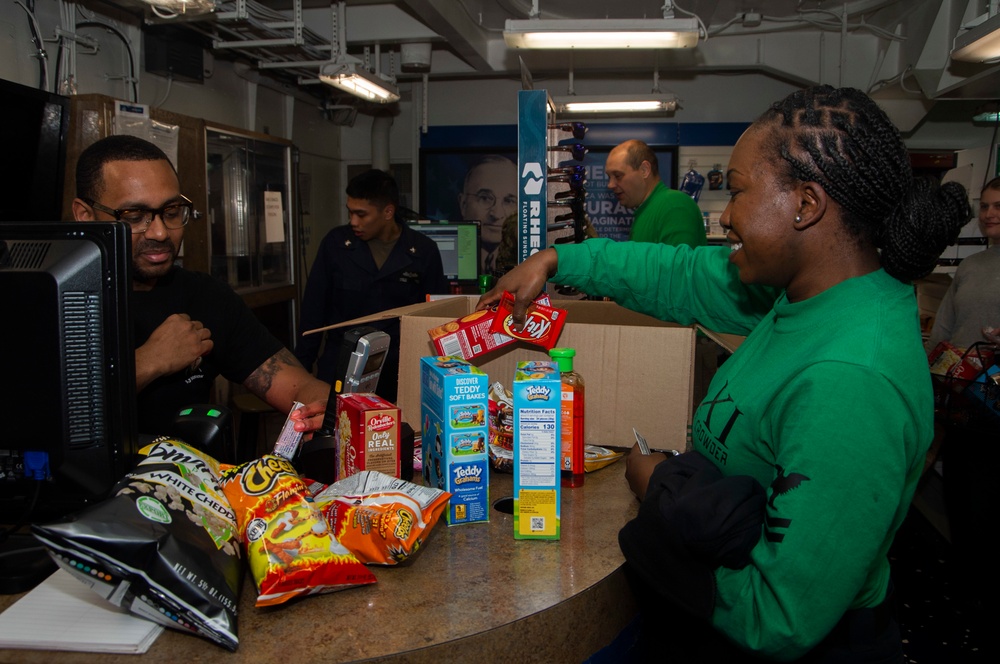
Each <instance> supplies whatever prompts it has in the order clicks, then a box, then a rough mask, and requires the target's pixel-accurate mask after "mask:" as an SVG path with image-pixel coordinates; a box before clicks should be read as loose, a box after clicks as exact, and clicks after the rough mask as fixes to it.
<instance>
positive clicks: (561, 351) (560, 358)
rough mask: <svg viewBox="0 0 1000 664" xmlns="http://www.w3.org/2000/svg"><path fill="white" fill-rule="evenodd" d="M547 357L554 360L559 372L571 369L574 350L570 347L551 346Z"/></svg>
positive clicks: (574, 354) (574, 355)
mask: <svg viewBox="0 0 1000 664" xmlns="http://www.w3.org/2000/svg"><path fill="white" fill-rule="evenodd" d="M549 357H551V358H552V359H553V360H555V361H556V364H557V365H558V366H559V371H560V372H566V371H572V370H573V358H574V357H576V350H574V349H572V348H552V349H550V350H549Z"/></svg>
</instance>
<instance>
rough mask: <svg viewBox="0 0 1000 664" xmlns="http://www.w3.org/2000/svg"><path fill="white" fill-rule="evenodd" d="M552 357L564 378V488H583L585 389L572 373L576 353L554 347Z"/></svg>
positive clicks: (551, 352) (562, 415)
mask: <svg viewBox="0 0 1000 664" xmlns="http://www.w3.org/2000/svg"><path fill="white" fill-rule="evenodd" d="M549 357H551V358H552V359H553V360H555V362H556V364H558V365H559V375H560V377H561V378H562V413H561V425H562V440H561V444H562V455H561V459H560V466H559V467H560V469H561V470H562V485H563V486H565V487H570V488H573V487H578V486H583V475H584V468H583V459H584V446H585V445H586V443H585V442H584V441H585V440H586V439H585V438H584V417H583V413H584V389H583V376H581V375H580V374H578V373H577V372H576V371H574V370H573V358H574V357H576V351H575V350H574V349H572V348H553V349H552V350H550V351H549Z"/></svg>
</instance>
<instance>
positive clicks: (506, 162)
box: [458, 154, 517, 274]
mask: <svg viewBox="0 0 1000 664" xmlns="http://www.w3.org/2000/svg"><path fill="white" fill-rule="evenodd" d="M458 206H459V210H461V212H462V219H463V220H466V221H471V220H476V221H478V222H479V224H480V235H481V238H482V246H481V256H480V264H479V270H480V273H481V274H490V273H492V272H493V270H494V269H495V267H496V254H497V247H498V246H499V245H500V238H501V237H502V234H503V224H504V220H505V219H507V217H509V216H511V215H514V214H515V213H516V212H517V164H515V163H514V162H513V161H511V160H510V159H508V158H507V157H504V156H501V155H498V154H490V155H486V156H485V157H483V158H482V159H480V160H479V161H478V162H476V163H475V164H474V165H473V166H472V168H470V169H469V171H468V172H467V173H466V174H465V180H464V181H463V183H462V193H460V194H459V195H458Z"/></svg>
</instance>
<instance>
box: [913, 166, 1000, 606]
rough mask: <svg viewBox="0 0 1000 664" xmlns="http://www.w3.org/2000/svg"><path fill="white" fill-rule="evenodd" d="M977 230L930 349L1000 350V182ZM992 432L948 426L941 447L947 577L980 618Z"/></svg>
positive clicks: (979, 420) (975, 422) (970, 424)
mask: <svg viewBox="0 0 1000 664" xmlns="http://www.w3.org/2000/svg"><path fill="white" fill-rule="evenodd" d="M979 228H980V230H981V231H982V233H983V236H984V237H986V238H987V240H988V241H989V243H990V244H989V246H988V247H987V248H986V251H980V252H978V253H975V254H972V255H971V256H969V257H968V258H966V259H964V260H963V261H962V262H961V263H960V264H959V266H958V270H956V272H955V277H954V279H953V280H952V282H951V286H949V287H948V291H947V292H946V293H945V295H944V298H943V299H942V300H941V306H940V307H939V308H938V311H937V315H936V316H935V318H934V326H933V327H932V328H931V334H930V337H929V338H928V340H927V346H926V348H927V350H928V351H931V350H933V349H934V347H935V346H936V345H937V344H938V342H940V341H950V342H951V343H952V344H954V345H955V346H958V347H959V348H969V347H970V346H972V345H973V344H975V343H977V342H986V343H993V344H1000V339H998V338H997V336H998V335H1000V178H993V179H992V180H990V181H989V182H987V183H986V184H985V185H984V186H983V190H982V192H981V193H980V195H979ZM998 433H1000V432H998V431H997V426H996V424H995V420H991V419H990V417H989V416H988V415H986V416H984V417H971V418H969V419H968V421H967V422H956V421H951V420H949V421H948V422H947V424H946V434H945V435H946V438H945V441H944V444H943V445H942V446H941V458H942V464H943V466H942V468H943V474H942V479H943V485H944V503H945V512H946V514H947V515H948V531H949V535H950V536H951V550H952V556H951V558H950V560H949V568H950V573H949V576H950V578H951V579H952V581H953V582H954V584H955V590H956V595H957V597H958V598H959V599H960V600H961V601H963V602H964V603H965V605H966V607H967V608H968V609H969V610H970V611H969V615H970V616H973V617H975V616H979V615H985V614H986V613H988V612H986V611H985V607H986V606H987V601H991V600H992V597H991V595H992V593H993V592H994V589H995V588H996V587H997V584H996V579H997V571H996V565H995V564H994V562H993V554H994V550H995V547H994V546H993V537H992V533H991V530H992V528H989V527H988V525H987V524H989V523H990V520H991V518H992V515H993V514H994V513H995V512H994V510H995V509H996V506H997V488H996V487H997V484H996V469H997V467H998V456H1000V455H998V452H1000V446H998V445H997V435H998Z"/></svg>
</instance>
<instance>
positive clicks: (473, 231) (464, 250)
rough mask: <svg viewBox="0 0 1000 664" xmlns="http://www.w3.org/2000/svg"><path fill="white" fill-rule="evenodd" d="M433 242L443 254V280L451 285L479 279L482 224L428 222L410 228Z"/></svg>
mask: <svg viewBox="0 0 1000 664" xmlns="http://www.w3.org/2000/svg"><path fill="white" fill-rule="evenodd" d="M410 227H411V228H413V229H414V230H417V231H420V232H421V233H423V234H424V235H426V236H427V237H429V238H430V239H432V240H434V243H435V244H436V245H437V248H438V251H439V252H440V253H441V264H442V265H443V267H444V276H445V278H446V279H448V280H450V281H460V282H461V281H465V282H474V281H476V280H477V279H478V278H479V243H480V236H479V224H478V223H477V222H474V221H427V222H414V223H411V224H410Z"/></svg>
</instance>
